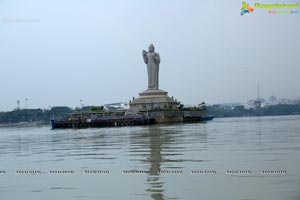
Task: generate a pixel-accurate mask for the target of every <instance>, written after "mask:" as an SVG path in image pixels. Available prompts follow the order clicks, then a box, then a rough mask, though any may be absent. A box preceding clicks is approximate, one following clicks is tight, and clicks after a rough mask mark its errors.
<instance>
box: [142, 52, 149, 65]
mask: <svg viewBox="0 0 300 200" xmlns="http://www.w3.org/2000/svg"><path fill="white" fill-rule="evenodd" d="M143 59H144V62H145V63H146V64H148V58H147V51H145V50H143Z"/></svg>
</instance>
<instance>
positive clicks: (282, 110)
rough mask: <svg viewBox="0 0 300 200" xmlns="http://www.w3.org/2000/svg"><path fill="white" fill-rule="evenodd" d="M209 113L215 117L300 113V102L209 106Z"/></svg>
mask: <svg viewBox="0 0 300 200" xmlns="http://www.w3.org/2000/svg"><path fill="white" fill-rule="evenodd" d="M206 108H207V113H208V114H209V115H214V116H215V117H220V118H221V117H251V116H277V115H299V114H300V104H295V105H291V104H278V105H270V106H265V107H262V108H250V109H246V108H245V107H244V106H235V107H221V106H217V105H214V106H207V107H206Z"/></svg>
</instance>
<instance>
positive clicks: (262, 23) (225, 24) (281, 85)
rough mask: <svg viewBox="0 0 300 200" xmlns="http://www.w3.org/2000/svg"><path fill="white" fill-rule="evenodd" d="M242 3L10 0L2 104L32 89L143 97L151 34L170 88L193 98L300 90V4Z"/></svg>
mask: <svg viewBox="0 0 300 200" xmlns="http://www.w3.org/2000/svg"><path fill="white" fill-rule="evenodd" d="M254 2H260V3H268V2H270V1H269V0H261V1H255V0H250V1H248V3H250V5H253V4H254ZM274 2H276V1H274ZM288 2H294V3H299V4H300V2H299V0H298V1H297V0H294V1H285V3H288ZM240 8H241V1H240V0H233V1H226V2H225V1H223V0H219V1H217V0H213V1H212V0H209V1H199V0H194V1H192V0H181V1H179V0H163V1H161V0H119V1H117V0H109V1H107V0H102V1H101V0H85V1H83V0H63V1H62V0H44V1H40V0H0V69H1V72H0V94H1V99H0V110H2V111H5V110H12V109H14V108H15V107H16V106H17V100H18V99H19V100H20V101H21V107H24V106H25V100H24V99H26V98H28V107H29V108H38V107H40V108H48V107H49V106H56V105H66V106H70V107H76V106H79V105H80V99H82V100H83V103H84V105H102V104H105V103H112V102H120V101H128V100H129V99H132V97H133V96H135V97H137V96H138V93H139V92H141V91H143V90H145V89H146V88H147V72H146V65H145V64H144V63H143V59H142V50H143V49H147V48H148V45H149V44H150V43H153V44H154V45H155V47H156V51H157V52H158V53H159V54H160V56H161V64H160V89H163V90H166V91H168V92H169V95H170V96H174V97H175V98H177V99H178V100H179V101H181V102H182V103H184V104H198V103H200V102H202V101H205V102H207V103H210V104H212V103H222V102H236V101H238V102H246V101H247V100H249V99H253V98H256V95H257V85H258V84H259V85H260V92H261V96H262V97H265V98H268V97H269V96H271V95H275V96H277V97H278V98H283V97H286V98H295V97H298V96H300V38H299V36H300V13H298V14H273V15H271V14H268V13H267V12H266V11H265V10H261V9H255V10H254V12H253V13H249V14H245V15H244V16H241V15H240Z"/></svg>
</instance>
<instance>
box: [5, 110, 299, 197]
mask: <svg viewBox="0 0 300 200" xmlns="http://www.w3.org/2000/svg"><path fill="white" fill-rule="evenodd" d="M0 199H1V200H14V199H15V200H19V199H22V200H27V199H28V200H35V199H36V200H40V199H44V200H53V199H64V200H71V199H72V200H73V199H79V200H81V199H82V200H83V199H88V200H90V199H97V200H98V199H122V200H135V199H136V200H139V199H154V200H163V199H184V200H190V199H191V200H193V199H195V200H199V199H210V200H220V199H222V200H233V199H234V200H259V199H263V200H266V199H272V200H299V199H300V116H279V117H251V118H250V117H249V118H226V119H225V118H224V119H215V120H214V121H212V122H209V123H196V124H165V125H153V126H143V127H120V128H102V129H81V130H71V129H69V130H50V126H41V127H22V128H20V127H18V128H12V127H9V128H5V127H2V128H0Z"/></svg>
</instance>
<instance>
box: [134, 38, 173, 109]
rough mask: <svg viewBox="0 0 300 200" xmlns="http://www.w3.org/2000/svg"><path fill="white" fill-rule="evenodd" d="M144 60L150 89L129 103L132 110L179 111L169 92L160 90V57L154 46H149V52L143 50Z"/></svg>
mask: <svg viewBox="0 0 300 200" xmlns="http://www.w3.org/2000/svg"><path fill="white" fill-rule="evenodd" d="M142 55H143V59H144V62H145V64H146V65H147V72H148V89H147V90H145V91H143V92H141V93H139V97H138V98H133V99H132V101H131V102H130V103H129V106H130V110H132V111H141V110H144V111H145V110H147V111H148V110H152V111H153V110H160V109H169V110H177V102H176V101H175V100H174V98H171V97H169V96H168V92H166V91H164V90H160V89H159V64H160V56H159V54H158V53H157V52H155V47H154V45H153V44H150V45H149V49H148V52H147V51H145V50H143V52H142Z"/></svg>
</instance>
